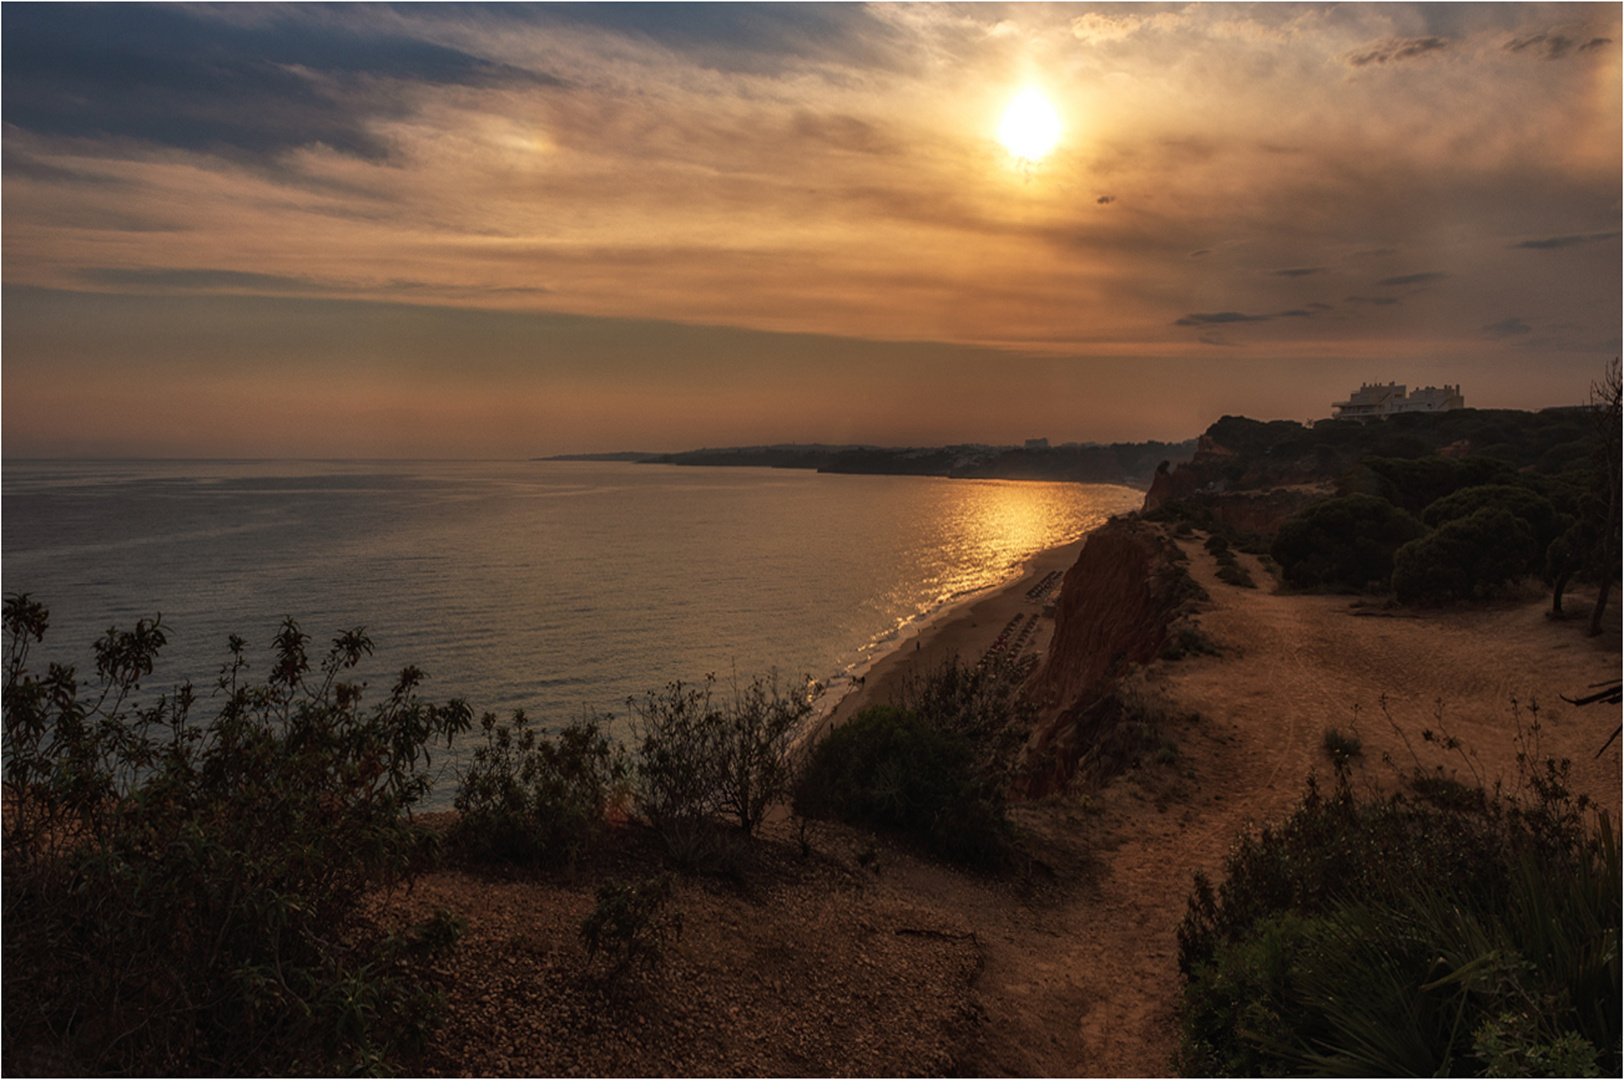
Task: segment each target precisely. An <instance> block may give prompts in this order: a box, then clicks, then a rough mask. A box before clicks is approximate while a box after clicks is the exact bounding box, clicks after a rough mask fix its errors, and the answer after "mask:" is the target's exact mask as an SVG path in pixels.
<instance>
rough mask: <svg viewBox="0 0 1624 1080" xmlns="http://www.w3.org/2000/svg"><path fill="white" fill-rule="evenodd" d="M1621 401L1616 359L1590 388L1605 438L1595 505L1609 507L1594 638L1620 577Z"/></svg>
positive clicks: (1602, 531) (1602, 525)
mask: <svg viewBox="0 0 1624 1080" xmlns="http://www.w3.org/2000/svg"><path fill="white" fill-rule="evenodd" d="M1621 398H1624V388H1621V385H1620V377H1619V361H1618V358H1617V357H1614V358H1613V364H1612V366H1611V367H1610V368H1608V369H1607V372H1606V374H1604V375H1603V376H1602V378H1601V380H1600V381H1599V382H1597V383H1595V384H1593V385H1592V386H1591V388H1590V404H1591V406H1592V408H1594V409H1595V421H1596V427H1597V434H1599V435H1600V436H1601V446H1600V447H1599V448H1598V449H1597V451H1596V455H1597V459H1598V460H1597V461H1596V470H1595V482H1596V483H1597V484H1599V485H1600V486H1601V487H1602V489H1603V492H1604V493H1601V497H1600V498H1598V499H1597V500H1596V502H1595V503H1594V504H1593V505H1595V506H1596V507H1597V508H1598V509H1601V508H1602V507H1605V509H1601V519H1600V522H1599V528H1598V529H1597V533H1598V534H1599V543H1598V544H1597V545H1596V549H1595V550H1596V563H1597V569H1598V571H1599V577H1600V580H1599V581H1597V583H1596V586H1597V593H1596V606H1595V608H1594V610H1592V611H1591V613H1590V630H1589V632H1590V636H1591V637H1595V636H1596V635H1597V634H1600V633H1601V620H1602V616H1603V615H1604V614H1605V613H1606V611H1607V598H1608V594H1609V593H1610V592H1611V590H1612V588H1613V579H1614V578H1615V577H1617V576H1618V558H1619V516H1620V507H1619V485H1620V483H1621V476H1620V461H1619V458H1620V446H1619V442H1620V430H1619V425H1620V423H1621V420H1624V416H1621V413H1620V403H1621Z"/></svg>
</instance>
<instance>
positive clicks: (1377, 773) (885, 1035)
mask: <svg viewBox="0 0 1624 1080" xmlns="http://www.w3.org/2000/svg"><path fill="white" fill-rule="evenodd" d="M1200 540H1201V537H1200V535H1199V534H1196V535H1194V536H1191V537H1189V538H1187V539H1182V540H1178V541H1175V542H1176V543H1177V544H1178V546H1179V547H1180V548H1181V549H1182V551H1183V553H1184V555H1185V556H1186V557H1187V559H1188V568H1189V573H1190V575H1191V577H1192V578H1193V579H1194V580H1195V582H1196V583H1197V584H1199V585H1201V586H1202V587H1203V588H1205V590H1206V591H1207V593H1208V594H1209V597H1210V599H1208V600H1206V601H1204V602H1202V603H1201V604H1199V606H1198V610H1196V611H1195V612H1193V616H1194V618H1195V619H1196V620H1197V621H1198V624H1199V626H1200V628H1201V630H1202V632H1203V633H1205V634H1206V635H1208V636H1209V637H1210V640H1211V642H1212V643H1213V644H1214V645H1215V646H1216V647H1217V648H1218V649H1219V650H1220V653H1219V654H1218V655H1200V656H1192V657H1188V658H1186V659H1184V660H1180V661H1177V662H1170V661H1165V660H1157V661H1154V662H1152V663H1150V664H1149V665H1148V666H1146V667H1144V668H1142V669H1141V670H1140V672H1139V673H1138V674H1137V675H1135V676H1134V677H1133V678H1132V679H1131V680H1130V682H1129V684H1128V687H1127V691H1126V692H1127V693H1128V694H1129V696H1130V697H1131V698H1132V699H1133V700H1134V701H1136V702H1137V703H1138V704H1139V707H1140V708H1141V709H1142V710H1143V712H1144V714H1146V715H1153V716H1155V717H1159V718H1160V719H1159V720H1158V721H1157V725H1158V730H1159V735H1158V738H1160V739H1161V741H1162V742H1161V745H1163V746H1164V747H1166V748H1168V752H1167V753H1159V754H1156V755H1149V754H1147V755H1146V756H1144V757H1143V758H1141V759H1138V760H1135V761H1133V762H1130V763H1128V766H1127V771H1126V772H1125V773H1124V774H1123V775H1121V776H1120V777H1118V778H1117V779H1116V780H1114V781H1112V782H1110V783H1108V784H1106V785H1105V786H1103V787H1098V786H1092V785H1089V784H1086V783H1085V784H1080V785H1078V784H1074V785H1072V786H1070V787H1068V788H1066V789H1064V790H1061V791H1056V792H1054V793H1053V794H1050V795H1048V796H1047V797H1045V798H1042V799H1039V800H1037V801H1033V802H1027V803H1024V804H1020V805H1018V806H1016V807H1015V808H1014V811H1013V814H1014V817H1015V819H1016V821H1017V824H1018V827H1019V829H1020V835H1021V837H1022V840H1023V843H1024V844H1025V845H1026V846H1027V848H1028V850H1029V851H1030V852H1031V853H1032V855H1033V856H1034V857H1035V858H1036V859H1037V862H1036V863H1035V864H1034V866H1033V868H1032V869H1031V871H1029V872H1028V873H1027V874H1025V875H1024V876H1022V877H1020V878H1018V879H1015V880H1011V881H999V880H993V879H986V878H981V877H977V876H974V875H969V874H965V873H961V872H958V871H954V870H950V869H945V868H943V867H941V866H939V865H936V864H932V863H928V862H924V861H921V860H919V859H917V858H916V857H914V856H912V855H910V854H908V853H907V852H904V851H901V850H898V849H896V848H894V847H892V846H890V845H889V844H887V843H886V842H885V841H884V840H883V839H876V838H873V837H870V836H867V835H865V834H863V833H862V832H860V831H857V830H851V829H846V828H843V827H838V826H830V825H816V826H813V827H812V831H811V832H810V833H809V834H807V835H806V837H805V839H806V840H807V842H808V844H809V849H810V851H809V854H806V855H804V856H803V854H802V850H803V849H802V848H801V846H800V844H801V839H802V837H801V834H799V833H798V832H797V830H796V828H795V826H794V824H793V823H791V822H788V821H780V822H778V823H777V824H775V825H774V826H773V827H772V830H771V835H772V839H771V841H770V842H769V843H767V844H765V845H763V846H761V847H760V848H759V850H758V852H757V854H756V855H755V856H754V857H753V858H752V859H751V860H749V861H748V862H747V863H746V864H744V865H742V866H741V869H740V871H739V873H738V874H737V875H736V877H735V878H734V879H732V880H728V879H717V878H705V877H701V878H692V879H687V880H684V881H682V882H680V883H679V885H678V893H677V898H676V900H675V902H674V903H675V906H677V907H678V908H680V909H681V910H682V911H683V912H684V915H685V921H684V927H683V936H682V939H681V941H680V942H679V943H678V944H676V945H675V946H674V947H673V948H672V949H671V951H670V954H669V957H668V963H667V964H666V965H664V966H663V967H662V968H659V969H656V970H655V971H653V972H652V973H650V974H649V975H648V976H647V977H640V978H638V979H637V980H635V981H634V982H633V983H632V984H630V985H629V986H628V987H626V988H624V989H623V990H622V991H620V992H619V993H618V994H616V995H605V994H604V993H603V992H601V991H600V990H599V989H597V988H596V984H595V983H593V982H592V980H591V979H590V977H589V975H588V965H587V964H586V960H585V956H584V954H583V952H582V950H581V947H580V945H579V943H578V941H577V940H576V937H575V928H576V926H577V925H578V923H579V920H580V918H581V917H583V915H584V913H585V912H586V911H587V910H590V907H591V903H592V892H593V889H594V887H595V885H596V883H597V882H598V881H601V880H604V879H606V878H610V877H615V876H621V875H625V874H627V873H632V872H636V864H637V861H638V859H639V856H637V854H636V853H637V850H638V842H637V834H636V833H635V832H629V833H627V834H626V844H627V845H629V846H623V847H622V848H621V849H620V854H618V855H615V856H613V857H612V858H607V859H605V860H603V861H601V862H599V863H597V864H594V865H590V866H584V867H582V868H581V869H580V871H579V872H577V873H576V874H574V875H563V876H560V875H542V874H526V873H520V872H505V873H499V874H470V873H464V872H460V871H454V870H453V871H443V872H440V873H436V874H433V875H430V876H429V877H428V878H427V879H425V880H423V881H422V882H420V883H419V884H418V886H417V887H416V888H415V889H414V890H413V891H412V892H410V893H408V894H404V895H401V896H397V897H396V898H394V899H393V900H391V901H390V902H388V903H387V904H386V905H384V906H383V907H382V908H381V909H380V916H381V917H382V918H384V919H386V920H390V921H393V920H397V919H405V918H416V917H422V916H423V915H425V914H426V913H427V912H428V911H430V910H431V909H432V908H433V907H434V906H435V905H437V904H448V905H450V906H452V907H453V908H454V909H456V910H457V911H458V912H460V913H461V914H462V915H464V917H466V918H467V919H468V920H469V922H470V931H469V936H468V938H466V939H465V941H464V942H463V944H462V945H461V946H460V947H459V949H458V951H457V952H456V953H455V954H454V955H453V956H452V957H451V959H450V960H449V961H448V962H446V963H445V964H444V965H443V966H442V975H441V977H442V979H443V985H444V987H445V989H446V991H447V993H448V998H449V1002H450V1009H451V1022H450V1025H449V1027H448V1028H447V1030H446V1032H445V1033H444V1034H443V1035H442V1036H440V1037H439V1038H437V1039H436V1040H435V1042H434V1043H433V1044H432V1048H431V1051H430V1054H429V1057H428V1058H427V1059H426V1062H425V1067H426V1068H427V1069H428V1071H431V1072H434V1073H438V1074H445V1075H453V1074H460V1073H466V1072H506V1073H513V1072H532V1073H548V1074H560V1075H570V1074H628V1073H648V1074H651V1073H661V1074H699V1073H704V1074H714V1075H727V1074H737V1073H751V1074H768V1073H776V1072H796V1073H800V1074H809V1075H812V1074H816V1075H844V1074H879V1073H885V1074H898V1075H902V1074H916V1073H944V1072H945V1073H976V1074H982V1075H1083V1074H1092V1075H1156V1074H1163V1073H1166V1072H1168V1071H1169V1068H1170V1066H1169V1062H1168V1054H1169V1052H1170V1050H1171V1048H1172V1046H1173V1045H1174V1043H1175V1041H1176V1036H1175V1031H1176V1026H1175V1009H1176V1007H1177V1003H1178V1000H1179V992H1180V990H1179V986H1180V984H1179V979H1178V971H1177V966H1176V963H1175V953H1176V945H1175V941H1174V929H1175V927H1176V925H1177V923H1178V921H1179V919H1180V918H1181V917H1182V916H1183V914H1184V904H1185V896H1186V894H1187V892H1188V889H1189V884H1190V880H1191V875H1192V873H1193V872H1195V871H1197V870H1202V871H1205V872H1207V873H1209V874H1212V873H1216V872H1217V871H1218V870H1219V869H1220V867H1221V863H1222V860H1223V857H1224V854H1225V853H1226V852H1227V851H1228V850H1229V847H1230V844H1231V841H1232V838H1233V837H1234V836H1235V834H1236V833H1237V832H1238V831H1239V830H1241V829H1243V828H1246V827H1248V826H1249V825H1250V824H1251V823H1253V822H1256V821H1260V820H1266V819H1268V818H1271V817H1275V816H1278V815H1280V814H1283V813H1284V812H1285V811H1287V810H1288V809H1289V808H1290V807H1291V806H1292V805H1293V804H1294V802H1295V801H1296V800H1297V798H1298V797H1299V794H1300V792H1301V790H1302V781H1303V779H1304V777H1305V776H1306V775H1307V774H1308V772H1309V771H1310V770H1311V769H1320V770H1322V771H1324V770H1326V769H1328V767H1329V765H1328V761H1327V760H1326V759H1325V757H1324V751H1323V749H1322V748H1321V746H1320V737H1321V732H1322V731H1323V729H1324V728H1325V727H1326V726H1328V725H1333V724H1336V725H1342V726H1348V725H1350V724H1351V725H1354V726H1355V730H1357V731H1358V733H1359V734H1360V736H1361V737H1362V738H1363V740H1364V743H1365V747H1366V749H1365V753H1364V755H1363V758H1362V764H1361V765H1359V766H1358V768H1359V783H1361V784H1371V785H1375V786H1377V787H1381V786H1383V785H1385V784H1387V783H1389V782H1390V781H1391V779H1392V777H1393V775H1394V774H1393V772H1392V768H1391V767H1390V766H1388V765H1385V764H1383V760H1384V757H1390V758H1391V760H1392V761H1393V762H1395V763H1396V764H1397V765H1399V766H1405V767H1407V765H1408V763H1409V762H1410V760H1411V758H1410V754H1411V752H1412V749H1413V750H1414V751H1415V752H1416V753H1418V754H1420V756H1421V758H1422V760H1423V761H1424V762H1425V763H1426V764H1427V765H1428V766H1429V767H1430V766H1431V765H1432V764H1433V762H1434V759H1436V761H1437V763H1438V764H1442V765H1443V766H1444V767H1445V768H1446V769H1447V770H1448V771H1449V772H1451V773H1457V774H1461V775H1465V776H1467V778H1470V772H1471V771H1472V770H1481V771H1482V772H1483V773H1484V775H1485V776H1486V777H1488V778H1493V777H1496V776H1504V777H1506V778H1508V779H1512V778H1514V777H1515V775H1516V770H1515V761H1514V757H1513V746H1512V743H1511V738H1510V732H1511V726H1512V714H1511V701H1512V699H1515V700H1516V701H1518V702H1519V703H1521V704H1522V705H1523V706H1526V705H1527V703H1528V702H1530V701H1532V700H1537V701H1538V702H1539V703H1540V706H1541V709H1542V714H1541V715H1542V717H1543V720H1544V725H1545V726H1544V731H1545V735H1544V739H1545V743H1544V747H1543V749H1544V752H1546V753H1551V754H1556V755H1560V756H1567V757H1571V758H1572V759H1573V760H1574V762H1575V787H1576V788H1577V789H1578V790H1581V791H1583V792H1586V793H1588V794H1590V795H1591V796H1592V797H1593V798H1595V799H1596V800H1598V802H1599V803H1600V805H1602V806H1603V807H1604V808H1607V809H1609V810H1610V812H1611V813H1612V814H1613V815H1614V820H1617V816H1618V813H1619V802H1620V794H1619V793H1620V774H1619V757H1618V754H1617V752H1616V750H1615V752H1613V753H1611V754H1607V755H1603V756H1602V757H1601V758H1600V759H1599V760H1598V759H1597V758H1596V757H1595V753H1596V750H1597V749H1598V748H1599V747H1600V746H1601V744H1602V743H1603V741H1605V739H1606V737H1607V734H1608V733H1609V732H1610V731H1611V730H1612V729H1613V727H1614V726H1616V725H1617V723H1618V718H1619V710H1618V707H1617V706H1600V707H1596V706H1592V707H1589V708H1576V707H1573V706H1569V705H1566V704H1564V703H1563V702H1562V701H1561V699H1560V695H1562V694H1564V693H1565V694H1568V695H1569V696H1572V695H1573V694H1574V692H1575V691H1578V690H1582V689H1583V688H1584V687H1585V686H1587V685H1588V684H1590V683H1592V682H1594V681H1596V680H1597V679H1598V678H1602V677H1605V676H1607V675H1609V674H1614V675H1616V672H1617V670H1618V664H1619V640H1620V638H1619V629H1620V627H1619V618H1618V615H1617V614H1616V609H1615V613H1614V614H1613V615H1611V616H1610V618H1609V621H1608V628H1607V631H1606V633H1605V634H1604V635H1603V636H1602V637H1600V638H1597V639H1588V638H1586V637H1585V636H1584V633H1583V629H1582V627H1581V626H1580V625H1579V624H1578V623H1577V622H1566V623H1563V622H1550V621H1548V620H1546V619H1545V618H1543V616H1542V613H1541V608H1542V602H1541V601H1539V600H1537V599H1530V600H1523V601H1516V602H1507V603H1502V604H1499V605H1495V606H1493V607H1491V608H1486V609H1476V610H1452V611H1440V612H1431V613H1411V614H1410V615H1409V616H1408V617H1397V618H1395V617H1384V616H1383V614H1382V613H1381V612H1379V611H1372V610H1370V609H1367V608H1364V607H1362V606H1359V605H1358V604H1357V603H1356V602H1355V603H1353V604H1350V602H1349V600H1348V599H1347V598H1340V597H1330V596H1283V595H1276V594H1274V593H1273V592H1272V591H1271V590H1270V589H1268V588H1267V587H1265V588H1263V589H1257V590H1252V589H1240V588H1235V587H1233V586H1230V585H1227V584H1224V583H1223V582H1221V581H1220V580H1219V579H1218V577H1217V569H1218V568H1217V564H1216V562H1215V560H1214V559H1213V557H1212V556H1211V555H1210V554H1209V553H1207V552H1206V551H1205V550H1204V548H1203V547H1202V545H1201V543H1200ZM1241 558H1242V559H1243V560H1244V561H1246V562H1248V563H1249V565H1250V568H1251V570H1252V571H1253V573H1254V574H1255V575H1257V576H1258V578H1259V580H1260V581H1266V580H1267V576H1266V574H1265V573H1264V571H1263V568H1262V567H1261V565H1259V564H1257V563H1256V562H1255V561H1254V560H1252V559H1251V557H1250V556H1244V555H1243V556H1241ZM1027 584H1029V583H1028V582H1022V583H1018V586H1017V588H1024V586H1026V585H1027ZM976 621H977V622H978V625H977V626H975V627H969V626H967V625H966V624H962V623H961V624H959V626H958V628H957V629H955V631H954V632H955V633H956V634H958V635H959V636H958V637H957V638H955V639H954V641H955V644H956V646H957V647H958V648H960V649H961V650H962V651H964V652H966V653H972V652H975V651H977V650H978V649H979V648H985V647H986V644H987V641H988V640H990V638H991V636H992V635H993V634H994V633H995V632H996V629H997V625H999V623H998V622H997V621H996V620H994V621H990V622H989V621H984V620H976ZM978 634H979V635H980V636H979V637H978V636H977V635H978ZM1040 645H1043V646H1045V647H1047V642H1046V641H1045V642H1040ZM932 647H933V643H932V642H930V641H926V642H924V643H923V648H921V650H919V657H920V658H921V659H920V660H919V662H922V663H928V662H929V654H930V651H931V649H932ZM904 674H905V672H904V670H903V668H902V666H901V665H897V666H894V667H893V668H892V672H891V674H890V675H889V676H888V675H886V674H885V673H880V672H876V673H875V674H874V675H873V676H871V678H870V680H869V685H868V687H867V688H866V689H867V692H868V693H869V694H870V695H871V696H876V695H877V696H882V697H883V695H884V694H885V692H886V688H885V684H886V681H887V679H899V678H901V677H903V675H904ZM1440 715H1441V716H1442V722H1443V723H1444V724H1445V725H1446V726H1447V728H1448V730H1449V731H1450V732H1451V733H1452V734H1454V735H1456V736H1458V737H1459V738H1460V739H1461V740H1462V742H1463V744H1464V746H1465V747H1466V748H1468V750H1469V753H1468V755H1467V756H1466V757H1461V756H1459V755H1454V754H1446V753H1444V752H1443V751H1441V750H1439V749H1437V748H1435V747H1433V746H1431V745H1423V744H1422V743H1421V741H1420V739H1419V738H1418V734H1417V733H1418V732H1419V730H1420V729H1421V728H1423V727H1427V726H1434V725H1436V724H1437V723H1438V722H1439V721H1438V717H1439V716H1440ZM1390 721H1391V722H1390Z"/></svg>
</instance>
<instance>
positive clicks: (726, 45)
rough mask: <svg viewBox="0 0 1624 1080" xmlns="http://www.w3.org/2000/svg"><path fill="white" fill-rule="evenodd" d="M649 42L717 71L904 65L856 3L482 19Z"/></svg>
mask: <svg viewBox="0 0 1624 1080" xmlns="http://www.w3.org/2000/svg"><path fill="white" fill-rule="evenodd" d="M493 11H494V14H495V15H496V16H498V17H506V18H511V19H513V20H515V21H518V22H523V23H525V24H526V25H530V26H535V25H541V26H547V25H553V26H559V25H571V26H587V27H592V28H595V29H599V30H607V31H609V32H611V33H615V34H619V35H621V36H622V37H628V38H642V39H645V40H649V41H653V42H655V43H657V44H659V45H661V46H663V47H664V48H667V49H670V50H671V51H673V52H677V53H681V54H682V55H683V56H684V57H686V58H687V59H689V60H691V61H693V62H694V63H697V64H699V65H701V66H703V67H708V68H711V69H712V70H715V71H722V72H729V73H739V74H764V75H775V74H780V73H782V72H783V70H784V65H785V62H786V61H833V62H836V63H840V64H855V65H858V66H862V67H870V68H875V67H878V68H887V69H898V68H901V67H905V66H907V65H908V64H909V63H910V62H911V60H910V59H909V56H910V54H909V50H908V48H907V45H906V43H905V42H904V41H903V39H902V37H901V34H900V32H899V31H898V30H897V29H896V28H895V27H893V26H892V25H890V24H889V23H887V22H885V21H884V20H881V19H878V18H876V17H875V16H874V15H873V14H872V13H871V12H869V11H867V10H865V9H864V8H862V7H860V6H858V5H855V4H659V3H629V4H547V5H542V6H538V7H530V6H528V5H525V6H520V5H512V6H511V7H510V6H509V5H505V4H498V5H496V7H495V8H494V9H486V10H485V14H487V15H489V14H492V13H493Z"/></svg>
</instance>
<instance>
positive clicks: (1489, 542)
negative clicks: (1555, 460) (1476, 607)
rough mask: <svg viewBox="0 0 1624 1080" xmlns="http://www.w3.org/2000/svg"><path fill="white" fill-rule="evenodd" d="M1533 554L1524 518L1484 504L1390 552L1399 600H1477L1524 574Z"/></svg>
mask: <svg viewBox="0 0 1624 1080" xmlns="http://www.w3.org/2000/svg"><path fill="white" fill-rule="evenodd" d="M1534 557H1535V540H1534V530H1533V528H1532V527H1531V526H1530V525H1529V524H1528V522H1526V521H1524V520H1523V519H1522V518H1519V517H1514V516H1513V515H1512V514H1511V512H1510V511H1508V510H1504V509H1499V508H1492V507H1485V508H1484V509H1481V510H1478V511H1477V512H1476V513H1474V514H1471V515H1470V516H1468V517H1463V518H1457V519H1455V520H1453V521H1448V522H1445V523H1444V524H1443V525H1442V526H1441V527H1440V528H1439V529H1438V530H1437V531H1436V532H1433V533H1431V534H1430V535H1428V536H1424V537H1421V538H1420V539H1417V540H1412V541H1410V542H1409V543H1408V544H1405V545H1404V546H1403V547H1402V548H1400V549H1399V550H1398V552H1397V553H1396V554H1395V555H1394V556H1393V591H1394V593H1395V594H1396V595H1397V596H1398V598H1399V600H1401V601H1403V602H1404V603H1442V602H1447V601H1451V600H1471V599H1481V598H1483V597H1485V596H1487V595H1488V594H1489V593H1490V592H1491V591H1492V590H1493V589H1494V588H1495V587H1496V586H1499V585H1503V584H1505V583H1506V582H1508V581H1510V580H1512V579H1513V578H1516V577H1519V576H1521V575H1522V574H1523V573H1525V572H1526V571H1527V569H1528V567H1529V565H1530V564H1531V563H1532V562H1533V561H1534Z"/></svg>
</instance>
